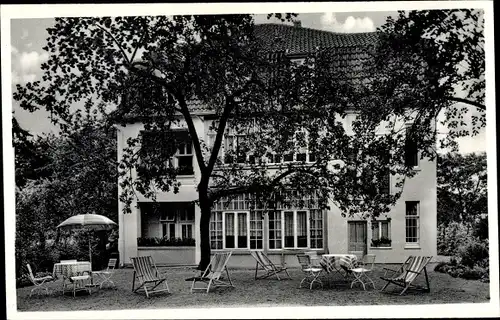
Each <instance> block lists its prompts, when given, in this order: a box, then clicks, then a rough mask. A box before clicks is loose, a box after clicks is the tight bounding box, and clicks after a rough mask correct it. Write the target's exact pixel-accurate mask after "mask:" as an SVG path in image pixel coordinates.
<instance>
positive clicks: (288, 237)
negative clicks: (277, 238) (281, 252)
mask: <svg viewBox="0 0 500 320" xmlns="http://www.w3.org/2000/svg"><path fill="white" fill-rule="evenodd" d="M293 229H294V224H293V211H285V247H289V248H290V247H295V239H294V230H293Z"/></svg>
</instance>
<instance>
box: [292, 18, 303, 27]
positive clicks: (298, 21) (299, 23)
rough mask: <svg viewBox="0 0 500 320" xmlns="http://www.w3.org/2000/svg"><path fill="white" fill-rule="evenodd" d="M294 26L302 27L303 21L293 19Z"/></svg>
mask: <svg viewBox="0 0 500 320" xmlns="http://www.w3.org/2000/svg"><path fill="white" fill-rule="evenodd" d="M293 26H294V27H295V28H300V27H302V22H300V20H294V21H293Z"/></svg>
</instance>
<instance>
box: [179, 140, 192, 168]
mask: <svg viewBox="0 0 500 320" xmlns="http://www.w3.org/2000/svg"><path fill="white" fill-rule="evenodd" d="M189 145H190V146H191V148H189V149H190V152H189V153H188V152H187V144H185V143H183V144H182V146H184V150H183V152H184V153H181V150H180V148H177V151H176V152H175V155H174V168H179V158H182V157H185V158H187V157H191V168H192V170H193V173H190V174H180V175H181V176H183V175H187V176H190V175H193V174H194V166H193V160H194V153H193V142H192V141H191V140H190V141H189Z"/></svg>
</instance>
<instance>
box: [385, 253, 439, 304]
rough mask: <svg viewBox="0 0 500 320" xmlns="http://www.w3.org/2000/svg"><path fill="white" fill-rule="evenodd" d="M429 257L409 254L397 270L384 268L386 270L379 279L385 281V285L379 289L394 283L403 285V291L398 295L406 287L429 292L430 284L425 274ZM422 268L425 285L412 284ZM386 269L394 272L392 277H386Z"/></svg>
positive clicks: (406, 288) (404, 290)
mask: <svg viewBox="0 0 500 320" xmlns="http://www.w3.org/2000/svg"><path fill="white" fill-rule="evenodd" d="M431 259H432V256H431V257H423V256H410V257H408V259H406V261H405V262H404V263H403V264H402V265H401V267H400V268H399V269H398V270H392V269H388V268H384V270H386V272H385V274H384V276H383V277H380V279H382V280H385V281H387V283H386V284H385V286H384V287H383V288H382V289H381V290H380V291H383V290H384V289H385V288H387V286H388V285H389V284H391V283H392V284H395V285H398V286H400V287H403V291H401V293H400V294H399V295H402V294H403V293H405V292H406V290H408V289H410V288H411V289H417V290H421V291H425V292H430V286H429V278H428V276H427V269H426V266H427V264H428V263H429V262H430V261H431ZM422 270H423V271H424V274H425V282H426V287H423V286H419V285H416V284H413V281H414V280H415V278H417V277H418V275H420V274H421V273H422ZM387 271H391V272H393V274H396V273H397V275H396V276H392V277H390V278H389V277H387Z"/></svg>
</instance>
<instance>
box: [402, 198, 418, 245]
mask: <svg viewBox="0 0 500 320" xmlns="http://www.w3.org/2000/svg"><path fill="white" fill-rule="evenodd" d="M409 203H415V204H416V207H417V214H416V215H408V205H409ZM409 219H411V220H415V224H416V226H415V228H416V234H417V237H416V239H417V241H411V242H408V238H407V236H406V232H407V230H408V227H409V226H408V220H409ZM405 247H406V248H411V247H414V248H415V247H416V248H420V201H406V202H405Z"/></svg>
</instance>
